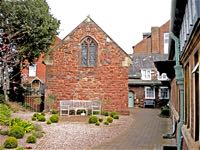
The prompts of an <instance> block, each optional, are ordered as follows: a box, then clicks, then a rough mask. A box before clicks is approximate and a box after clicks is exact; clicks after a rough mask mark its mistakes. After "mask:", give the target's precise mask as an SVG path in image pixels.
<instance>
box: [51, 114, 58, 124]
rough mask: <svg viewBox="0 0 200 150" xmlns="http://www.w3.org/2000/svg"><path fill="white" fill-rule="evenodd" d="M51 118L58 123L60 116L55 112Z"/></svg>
mask: <svg viewBox="0 0 200 150" xmlns="http://www.w3.org/2000/svg"><path fill="white" fill-rule="evenodd" d="M49 119H50V121H51V122H52V123H57V122H58V121H59V116H58V115H57V114H53V115H51V117H50V118H49Z"/></svg>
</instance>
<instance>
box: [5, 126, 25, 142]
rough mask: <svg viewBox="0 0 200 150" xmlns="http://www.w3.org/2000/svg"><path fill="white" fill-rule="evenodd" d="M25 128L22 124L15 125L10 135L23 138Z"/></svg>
mask: <svg viewBox="0 0 200 150" xmlns="http://www.w3.org/2000/svg"><path fill="white" fill-rule="evenodd" d="M24 134H25V132H24V129H23V128H22V127H20V126H13V127H11V129H10V131H9V134H8V135H9V136H13V137H15V138H17V139H21V138H23V137H24Z"/></svg>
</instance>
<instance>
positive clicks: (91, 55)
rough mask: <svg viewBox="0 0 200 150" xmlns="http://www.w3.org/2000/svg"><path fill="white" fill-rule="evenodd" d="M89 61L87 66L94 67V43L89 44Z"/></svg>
mask: <svg viewBox="0 0 200 150" xmlns="http://www.w3.org/2000/svg"><path fill="white" fill-rule="evenodd" d="M89 55H90V60H89V64H90V66H95V65H96V46H95V44H94V42H91V43H90V53H89Z"/></svg>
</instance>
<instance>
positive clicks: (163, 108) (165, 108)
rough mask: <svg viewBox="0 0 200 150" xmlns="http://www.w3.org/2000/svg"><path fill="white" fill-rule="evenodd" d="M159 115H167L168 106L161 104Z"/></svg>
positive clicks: (168, 114) (168, 113) (168, 111)
mask: <svg viewBox="0 0 200 150" xmlns="http://www.w3.org/2000/svg"><path fill="white" fill-rule="evenodd" d="M160 115H161V116H164V117H169V116H170V108H169V106H163V107H161V113H160Z"/></svg>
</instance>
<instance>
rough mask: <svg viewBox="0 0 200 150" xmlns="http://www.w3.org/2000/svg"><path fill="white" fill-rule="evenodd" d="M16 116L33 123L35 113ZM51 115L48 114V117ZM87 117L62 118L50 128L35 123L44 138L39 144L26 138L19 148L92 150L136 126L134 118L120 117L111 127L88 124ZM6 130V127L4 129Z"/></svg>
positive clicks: (41, 123)
mask: <svg viewBox="0 0 200 150" xmlns="http://www.w3.org/2000/svg"><path fill="white" fill-rule="evenodd" d="M12 116H13V117H20V118H22V119H25V120H30V121H31V117H32V116H33V112H17V113H13V114H12ZM49 116H50V114H46V117H47V118H48V117H49ZM88 118H89V117H87V116H70V117H69V116H61V118H60V121H59V123H53V124H51V125H47V124H46V122H37V121H32V122H35V123H37V124H40V125H41V126H42V127H43V131H44V133H45V134H44V137H42V138H40V139H37V142H36V144H28V143H26V137H27V136H28V134H26V135H25V138H23V139H19V140H18V143H19V144H18V145H19V147H25V148H27V149H28V148H31V149H36V150H38V149H40V150H46V149H49V150H53V149H59V150H65V149H89V148H91V147H93V146H96V145H98V144H100V143H103V142H107V141H109V140H111V139H113V138H114V137H116V136H118V135H119V134H121V133H122V132H124V131H125V130H126V129H127V128H128V127H129V125H130V124H131V123H132V121H133V120H132V118H131V117H130V116H120V119H119V120H114V121H113V123H111V124H109V125H104V124H101V125H100V126H95V125H94V124H89V123H88ZM1 128H3V126H1ZM5 138H6V136H2V135H0V145H2V144H3V142H4V141H5Z"/></svg>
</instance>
